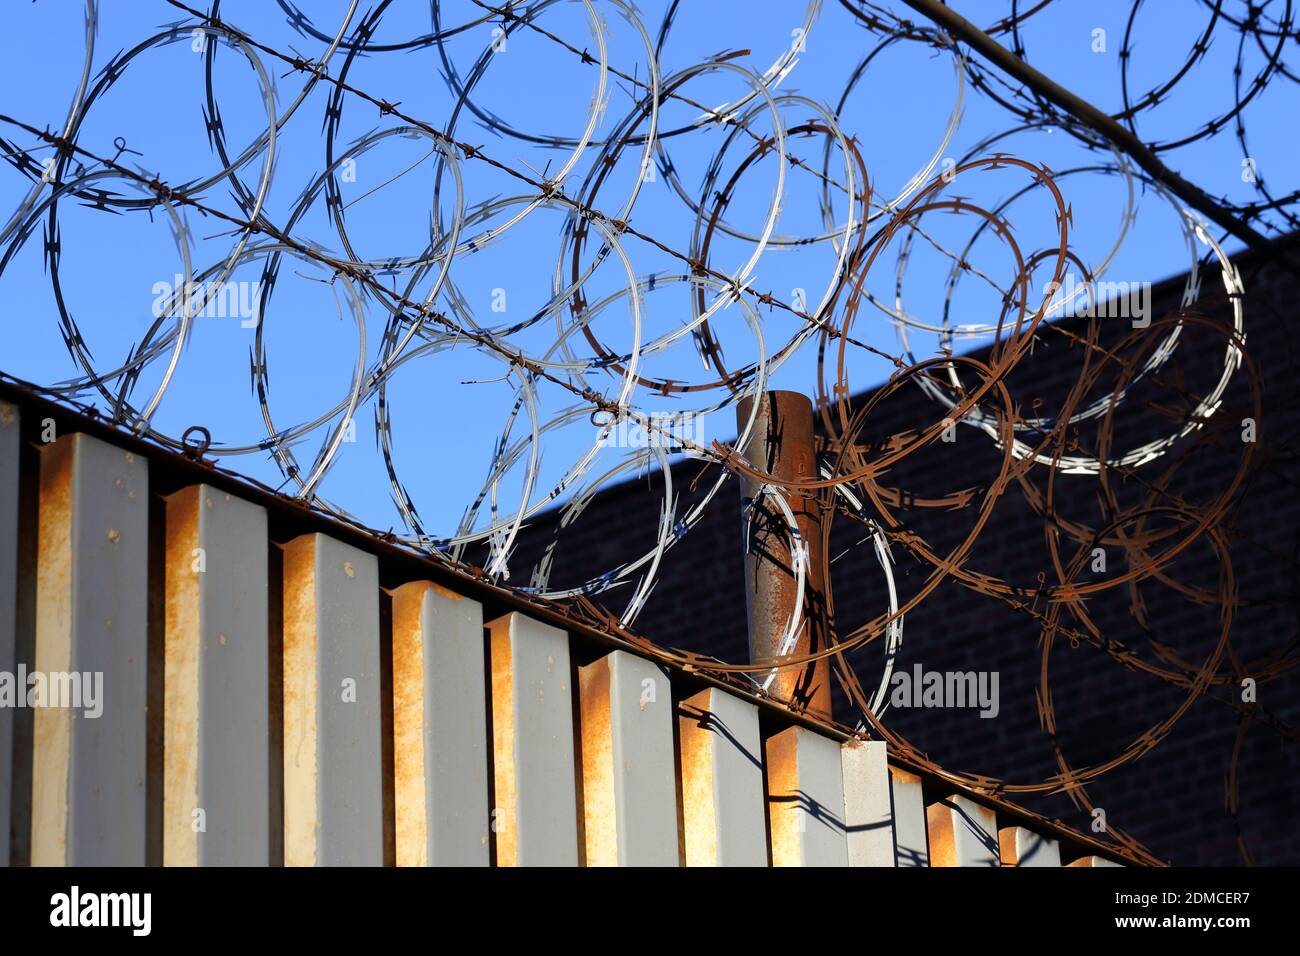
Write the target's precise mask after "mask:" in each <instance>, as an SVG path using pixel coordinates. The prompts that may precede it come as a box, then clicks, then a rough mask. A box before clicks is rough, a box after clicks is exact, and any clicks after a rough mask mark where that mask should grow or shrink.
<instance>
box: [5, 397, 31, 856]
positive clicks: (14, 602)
mask: <svg viewBox="0 0 1300 956" xmlns="http://www.w3.org/2000/svg"><path fill="white" fill-rule="evenodd" d="M19 442H20V437H19V433H18V407H17V406H16V405H10V404H9V403H8V402H0V674H7V675H11V677H10V680H11V681H12V685H11V689H10V693H12V694H14V695H17V694H25V693H26V691H27V689H26V688H25V687H19V686H18V683H17V674H16V671H17V656H16V653H17V646H16V643H15V639H16V637H17V634H16V626H17V623H18V622H17V614H18V450H19ZM16 705H17V697H16V696H15V698H14V700H12V701H4V700H0V866H8V865H9V812H10V811H9V799H10V791H11V789H12V785H13V781H12V780H11V779H10V773H11V769H10V768H12V767H13V756H14V754H13V744H14V712H15V706H16Z"/></svg>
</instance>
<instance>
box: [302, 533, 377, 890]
mask: <svg viewBox="0 0 1300 956" xmlns="http://www.w3.org/2000/svg"><path fill="white" fill-rule="evenodd" d="M379 668H380V651H379V566H378V562H377V561H376V559H375V557H374V556H373V555H370V554H366V553H365V552H363V551H358V550H357V549H356V548H353V547H351V546H350V545H346V544H343V543H342V542H340V541H336V540H334V539H333V538H330V537H328V536H327V535H323V534H310V535H303V536H302V537H300V538H295V539H294V540H292V541H290V542H289V543H288V544H287V545H285V548H284V861H285V864H286V865H288V866H378V865H380V864H382V863H383V860H384V816H383V814H384V810H383V766H382V758H381V754H382V750H381V747H382V731H381V726H380V706H381V699H380V690H381V688H380V670H379Z"/></svg>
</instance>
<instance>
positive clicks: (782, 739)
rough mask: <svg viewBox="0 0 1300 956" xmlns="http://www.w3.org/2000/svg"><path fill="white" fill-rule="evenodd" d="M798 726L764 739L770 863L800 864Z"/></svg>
mask: <svg viewBox="0 0 1300 956" xmlns="http://www.w3.org/2000/svg"><path fill="white" fill-rule="evenodd" d="M798 734H799V728H798V727H788V728H786V729H785V730H783V731H781V732H780V733H779V734H776V735H774V736H772V737H769V738H768V739H767V742H766V744H765V746H764V749H765V750H766V752H767V807H768V819H769V820H770V829H771V834H772V865H773V866H802V865H803V830H802V823H803V819H802V818H803V814H802V813H801V812H800V799H801V796H800V791H799V737H798Z"/></svg>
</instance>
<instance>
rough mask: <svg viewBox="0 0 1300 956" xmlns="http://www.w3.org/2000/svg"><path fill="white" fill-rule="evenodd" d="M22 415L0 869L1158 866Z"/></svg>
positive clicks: (95, 438) (470, 587) (378, 546)
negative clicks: (6, 865)
mask: <svg viewBox="0 0 1300 956" xmlns="http://www.w3.org/2000/svg"><path fill="white" fill-rule="evenodd" d="M0 387H2V388H3V391H0V399H3V398H8V399H9V401H3V400H0V676H4V677H7V686H8V688H9V691H10V694H9V697H8V698H5V697H3V696H0V702H3V703H4V705H5V706H3V707H0V820H6V821H8V822H9V826H6V827H4V828H2V829H0V860H8V861H9V862H11V863H15V864H26V863H30V864H32V865H56V866H57V865H96V864H126V865H142V864H165V865H267V864H281V863H282V864H284V865H293V866H312V865H380V864H389V865H393V864H395V865H399V866H423V865H489V864H494V865H498V866H512V865H558V866H569V865H663V866H675V865H688V866H707V865H727V866H733V865H734V866H744V865H749V866H766V865H776V866H800V865H802V866H810V865H825V866H843V865H850V866H895V865H897V866H998V865H1022V866H1024V865H1040V866H1060V865H1070V866H1102V865H1120V864H1121V861H1123V862H1140V861H1135V860H1134V859H1133V858H1129V859H1125V858H1124V857H1123V856H1121V855H1119V854H1118V853H1116V852H1114V851H1113V850H1112V849H1110V848H1108V847H1106V846H1104V845H1103V844H1101V843H1100V842H1098V841H1096V840H1094V839H1092V838H1090V837H1089V836H1086V835H1083V834H1078V833H1075V832H1073V831H1070V830H1067V829H1065V828H1063V827H1061V826H1059V825H1057V824H1054V823H1052V822H1049V821H1044V820H1041V819H1039V818H1035V817H1033V816H1032V815H1030V814H1028V813H1027V812H1026V811H1024V810H1022V809H1020V808H1017V807H1015V806H1014V805H1012V804H1010V803H1007V802H1005V801H1002V800H1000V799H998V798H997V797H996V796H994V795H990V794H983V793H975V792H966V791H954V790H953V789H952V787H951V785H948V784H945V783H944V782H943V781H939V780H936V779H934V778H932V777H929V776H927V775H926V772H925V771H924V769H923V768H920V767H910V766H908V765H907V764H906V763H904V762H901V761H899V760H898V759H896V758H895V756H893V755H891V754H890V753H888V752H887V749H886V745H885V744H884V743H882V742H878V741H864V740H859V739H856V738H855V737H853V736H852V735H851V734H848V733H846V731H845V728H842V727H840V726H838V725H835V724H833V723H829V722H824V721H819V720H815V719H812V718H810V717H809V716H807V715H804V714H797V713H793V712H791V711H790V710H788V709H786V708H785V707H783V706H781V705H779V704H777V703H776V702H774V701H772V700H770V699H766V698H764V697H762V696H760V695H755V694H754V693H752V692H750V691H747V690H746V689H745V688H744V687H743V686H740V685H738V684H737V685H732V684H729V683H728V680H727V679H726V677H725V675H723V676H711V675H708V674H705V673H702V672H700V671H698V670H695V669H693V668H673V667H670V666H666V665H664V664H662V663H661V662H658V661H653V660H651V659H650V658H649V657H648V656H647V655H645V654H642V653H638V646H637V645H636V644H635V643H634V642H629V641H628V640H626V639H625V638H624V637H623V636H620V635H618V634H616V633H612V632H607V631H602V630H601V629H599V628H596V627H592V626H590V625H587V624H582V623H579V622H577V621H575V620H573V619H571V618H569V617H566V616H565V614H564V613H563V611H562V609H557V608H556V607H554V606H551V605H547V604H545V603H544V602H536V601H531V600H529V599H527V598H526V597H525V596H523V595H521V594H519V593H518V592H514V591H510V590H508V589H505V588H502V587H500V586H498V585H496V584H493V583H491V582H490V581H487V580H485V579H482V578H480V577H476V576H475V575H474V574H472V573H469V572H466V571H463V570H458V569H456V568H453V567H449V566H447V565H445V564H442V563H439V562H436V561H433V560H431V559H430V558H429V557H428V556H422V555H418V554H415V553H413V552H410V551H407V550H405V549H403V548H400V547H398V546H396V545H395V544H394V543H393V542H391V541H386V540H385V539H384V538H383V537H381V536H378V535H374V534H373V533H368V532H365V531H363V530H361V529H358V528H354V527H352V526H349V525H347V524H344V523H341V522H338V521H335V520H333V519H331V518H329V517H327V516H325V515H322V514H319V513H317V512H314V511H311V510H309V509H307V508H305V507H303V506H302V505H301V504H298V503H295V502H293V501H291V500H290V499H287V498H280V497H278V496H276V495H274V494H273V493H271V492H270V491H269V490H267V489H264V488H261V487H259V486H257V485H255V484H253V483H251V482H246V481H242V480H239V479H238V478H237V477H235V476H232V475H230V474H228V473H225V472H222V471H220V470H218V469H216V468H213V467H211V466H210V465H208V464H205V463H204V462H202V461H201V460H197V459H195V458H188V457H184V456H178V455H175V454H172V453H170V452H167V451H165V450H163V449H160V448H157V447H153V446H150V445H148V444H147V443H145V442H143V441H142V440H140V439H139V438H137V437H135V436H133V435H130V434H127V433H122V432H118V431H116V430H114V429H111V428H110V427H108V426H107V425H105V424H104V423H103V422H99V421H96V420H95V419H94V418H93V417H87V416H86V415H84V414H82V413H80V412H78V411H76V410H73V409H69V408H67V407H64V406H62V405H59V404H56V403H53V402H49V401H47V400H45V399H44V398H41V397H39V396H37V395H34V394H31V393H27V392H24V391H22V390H20V389H17V388H15V387H13V386H11V385H9V384H2V385H0Z"/></svg>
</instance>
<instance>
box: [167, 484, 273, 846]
mask: <svg viewBox="0 0 1300 956" xmlns="http://www.w3.org/2000/svg"><path fill="white" fill-rule="evenodd" d="M166 523H167V529H166V558H165V560H166V572H165V578H166V584H165V590H166V598H165V602H166V603H165V615H166V619H165V623H164V628H165V631H164V661H165V666H164V674H165V678H164V710H163V713H164V731H163V734H164V746H163V761H164V762H163V862H164V863H165V864H167V865H172V866H175V865H181V866H194V865H199V864H202V865H206V866H266V865H267V864H268V863H269V862H270V767H269V754H270V717H269V695H268V686H267V684H268V660H267V653H268V644H267V640H268V637H267V627H268V622H267V617H268V596H267V553H266V548H267V544H266V511H265V509H263V508H259V507H258V506H256V505H252V504H249V503H248V502H245V501H241V500H239V499H238V498H234V497H231V496H230V495H228V494H225V493H224V492H221V491H218V490H216V489H214V488H211V487H208V486H207V485H193V486H191V487H189V488H185V489H183V490H182V491H179V492H177V493H176V494H174V495H172V496H171V497H169V498H168V499H167V517H166Z"/></svg>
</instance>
